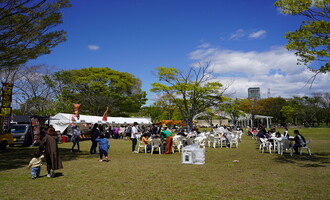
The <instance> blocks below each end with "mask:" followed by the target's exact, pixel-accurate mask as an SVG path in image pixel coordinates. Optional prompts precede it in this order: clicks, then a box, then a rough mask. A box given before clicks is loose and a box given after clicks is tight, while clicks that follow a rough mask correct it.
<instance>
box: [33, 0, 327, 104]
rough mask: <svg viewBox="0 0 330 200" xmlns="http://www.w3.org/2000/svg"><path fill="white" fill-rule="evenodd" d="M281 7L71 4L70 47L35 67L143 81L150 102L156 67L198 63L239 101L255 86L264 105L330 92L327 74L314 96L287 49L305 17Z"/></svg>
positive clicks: (256, 2) (255, 3)
mask: <svg viewBox="0 0 330 200" xmlns="http://www.w3.org/2000/svg"><path fill="white" fill-rule="evenodd" d="M274 2H275V1H273V0H249V1H247V0H231V1H224V0H94V1H92V0H71V3H72V7H71V8H66V9H64V10H63V14H64V23H63V24H61V25H60V26H59V27H57V28H61V29H64V30H65V31H67V33H68V40H67V41H66V42H64V43H62V44H60V45H58V46H57V47H55V48H54V49H53V50H52V52H51V54H48V55H44V56H41V57H39V58H38V59H36V60H33V61H30V62H29V64H46V65H48V66H50V67H52V68H53V69H55V70H62V69H65V70H71V69H81V68H85V67H109V68H112V69H114V70H117V71H122V72H129V73H131V74H133V75H135V76H136V77H138V78H140V79H141V80H142V84H143V86H142V89H143V90H144V91H147V92H148V98H149V99H150V100H153V99H155V98H156V95H155V94H152V93H150V92H149V89H150V88H151V86H150V85H151V83H153V82H155V81H157V79H156V77H155V76H154V75H153V72H155V67H158V66H165V67H175V68H179V69H181V70H185V69H188V68H189V67H190V66H192V65H193V64H194V63H196V62H208V63H210V64H211V66H212V69H213V70H214V71H215V72H217V73H218V74H219V76H218V77H214V78H215V80H216V81H220V82H221V83H223V84H224V85H226V86H229V87H228V89H227V91H228V94H231V97H234V98H235V97H239V98H246V97H247V88H248V87H260V88H261V95H262V97H263V98H266V97H268V96H271V97H277V96H281V97H285V98H287V97H291V96H293V95H300V96H301V95H310V94H311V93H313V92H330V91H329V87H328V80H329V75H327V74H324V75H320V76H319V77H318V79H317V80H316V81H315V82H314V85H313V87H312V89H309V85H306V82H307V81H308V79H309V78H310V77H311V75H312V74H311V73H310V72H309V71H308V70H306V68H305V67H303V66H299V65H297V64H296V57H295V56H294V53H293V52H288V51H287V50H286V49H285V48H284V45H285V44H286V43H287V41H286V39H285V38H284V34H285V32H288V31H294V30H296V29H298V28H299V25H300V24H301V21H302V20H303V19H304V18H302V17H299V16H286V15H283V14H281V12H280V11H279V10H278V9H277V8H276V7H274V6H273V4H274ZM268 89H269V90H270V95H268ZM149 103H150V101H149Z"/></svg>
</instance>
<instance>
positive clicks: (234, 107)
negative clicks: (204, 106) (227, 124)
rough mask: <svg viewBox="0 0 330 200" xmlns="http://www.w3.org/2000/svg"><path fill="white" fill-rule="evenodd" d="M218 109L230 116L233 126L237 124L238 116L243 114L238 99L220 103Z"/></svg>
mask: <svg viewBox="0 0 330 200" xmlns="http://www.w3.org/2000/svg"><path fill="white" fill-rule="evenodd" d="M219 110H220V111H223V112H225V113H227V114H228V115H229V116H230V118H231V120H232V123H233V124H234V127H235V128H236V127H237V125H238V119H239V117H242V116H245V114H244V112H243V111H241V109H240V100H239V99H235V100H234V101H231V102H229V101H228V102H227V103H223V104H221V105H220V107H219Z"/></svg>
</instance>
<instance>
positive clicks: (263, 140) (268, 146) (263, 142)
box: [259, 138, 273, 154]
mask: <svg viewBox="0 0 330 200" xmlns="http://www.w3.org/2000/svg"><path fill="white" fill-rule="evenodd" d="M260 142H261V143H260V146H259V149H260V147H261V151H262V153H264V150H265V149H268V151H269V153H270V154H271V153H272V147H273V145H272V143H271V142H269V141H268V140H267V139H266V138H260Z"/></svg>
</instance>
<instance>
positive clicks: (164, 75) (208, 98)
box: [151, 65, 224, 128]
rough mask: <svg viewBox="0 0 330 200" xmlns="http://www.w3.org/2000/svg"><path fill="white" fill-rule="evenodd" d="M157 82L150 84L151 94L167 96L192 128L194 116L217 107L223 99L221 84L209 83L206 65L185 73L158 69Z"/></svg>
mask: <svg viewBox="0 0 330 200" xmlns="http://www.w3.org/2000/svg"><path fill="white" fill-rule="evenodd" d="M157 70H158V80H159V82H156V83H153V84H152V89H151V91H152V92H160V93H165V94H167V95H168V96H169V97H170V98H171V99H172V102H173V103H174V104H175V105H176V107H177V109H178V110H179V111H180V113H181V115H182V116H183V117H184V119H185V120H186V122H187V124H188V126H189V128H192V126H193V118H194V116H195V115H196V114H198V113H201V112H204V111H205V110H206V109H207V108H210V107H212V106H218V105H219V103H221V102H222V101H223V99H224V97H223V92H224V91H223V90H221V89H222V84H221V83H219V82H216V81H213V82H212V81H211V77H212V76H211V74H212V73H211V72H210V71H209V67H208V65H205V66H200V67H191V68H190V69H189V70H188V71H187V72H186V73H185V72H183V71H180V70H178V69H175V68H167V67H158V68H157Z"/></svg>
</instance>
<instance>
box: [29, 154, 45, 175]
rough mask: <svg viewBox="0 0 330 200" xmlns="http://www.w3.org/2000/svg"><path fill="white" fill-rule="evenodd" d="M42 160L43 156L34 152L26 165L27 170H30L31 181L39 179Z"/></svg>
mask: <svg viewBox="0 0 330 200" xmlns="http://www.w3.org/2000/svg"><path fill="white" fill-rule="evenodd" d="M43 158H44V155H41V154H40V152H35V153H34V154H33V158H32V160H31V161H30V163H29V165H28V169H30V168H31V176H32V179H35V178H37V177H39V175H40V171H41V165H42V164H41V160H42V159H43Z"/></svg>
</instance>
